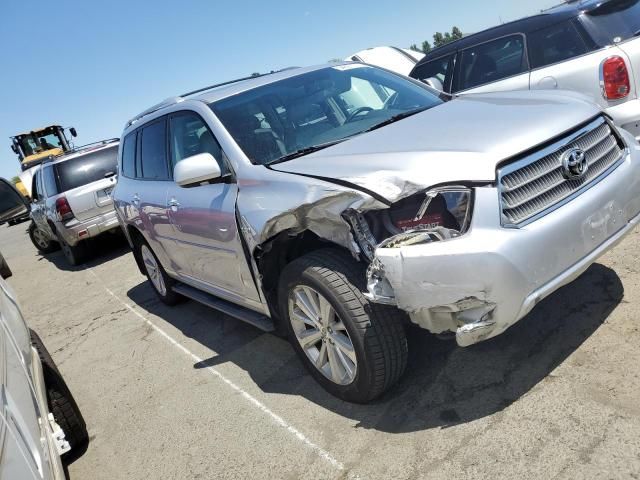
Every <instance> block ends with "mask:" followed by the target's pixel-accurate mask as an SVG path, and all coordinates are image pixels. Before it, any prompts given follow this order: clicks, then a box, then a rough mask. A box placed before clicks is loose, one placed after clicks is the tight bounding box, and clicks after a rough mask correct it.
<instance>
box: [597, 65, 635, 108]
mask: <svg viewBox="0 0 640 480" xmlns="http://www.w3.org/2000/svg"><path fill="white" fill-rule="evenodd" d="M601 73H602V94H603V95H604V98H606V99H607V100H620V99H621V98H625V97H626V96H628V95H629V93H631V82H630V80H629V70H628V69H627V64H626V63H625V61H624V59H623V58H622V57H618V56H615V57H609V58H607V59H606V60H605V61H604V62H603V63H602V72H601Z"/></svg>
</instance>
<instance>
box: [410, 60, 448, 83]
mask: <svg viewBox="0 0 640 480" xmlns="http://www.w3.org/2000/svg"><path fill="white" fill-rule="evenodd" d="M454 56H455V54H452V55H447V56H446V57H442V58H438V59H437V60H431V61H430V62H427V63H424V64H422V65H418V66H417V67H416V68H415V69H414V70H413V71H412V72H411V77H413V78H416V79H418V80H422V81H425V80H428V79H430V78H437V79H438V80H440V82H441V83H442V85H443V87H444V90H445V91H448V90H449V88H448V86H449V77H450V75H451V68H452V66H453V57H454Z"/></svg>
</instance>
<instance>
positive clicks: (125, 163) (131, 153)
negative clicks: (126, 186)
mask: <svg viewBox="0 0 640 480" xmlns="http://www.w3.org/2000/svg"><path fill="white" fill-rule="evenodd" d="M136 137H137V132H133V133H130V134H129V135H127V136H126V137H125V138H124V144H123V146H122V174H123V175H124V176H125V177H129V178H133V177H135V176H136Z"/></svg>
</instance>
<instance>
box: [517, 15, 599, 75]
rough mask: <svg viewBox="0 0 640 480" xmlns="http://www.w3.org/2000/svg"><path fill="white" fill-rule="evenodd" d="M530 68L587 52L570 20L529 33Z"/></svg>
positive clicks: (543, 65)
mask: <svg viewBox="0 0 640 480" xmlns="http://www.w3.org/2000/svg"><path fill="white" fill-rule="evenodd" d="M528 44H529V58H530V60H531V68H540V67H545V66H547V65H552V64H554V63H558V62H562V61H564V60H569V59H570V58H574V57H578V56H580V55H584V54H585V53H587V51H588V50H587V45H586V44H585V42H584V40H583V39H582V37H581V36H580V34H579V33H578V31H577V30H576V27H575V25H574V24H573V23H572V22H562V23H559V24H557V25H553V26H552V27H548V28H544V29H542V30H538V31H537V32H533V33H531V34H529V42H528Z"/></svg>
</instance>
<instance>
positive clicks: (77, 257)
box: [57, 233, 88, 266]
mask: <svg viewBox="0 0 640 480" xmlns="http://www.w3.org/2000/svg"><path fill="white" fill-rule="evenodd" d="M57 236H58V243H59V244H60V248H61V249H62V253H63V254H64V258H66V259H67V262H69V264H70V265H72V266H76V265H80V264H82V263H84V261H85V260H86V258H87V253H88V251H87V245H86V243H85V242H79V243H77V244H76V245H74V246H71V245H69V244H68V243H67V242H66V241H65V239H64V238H63V237H62V235H60V234H59V233H58V234H57Z"/></svg>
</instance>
